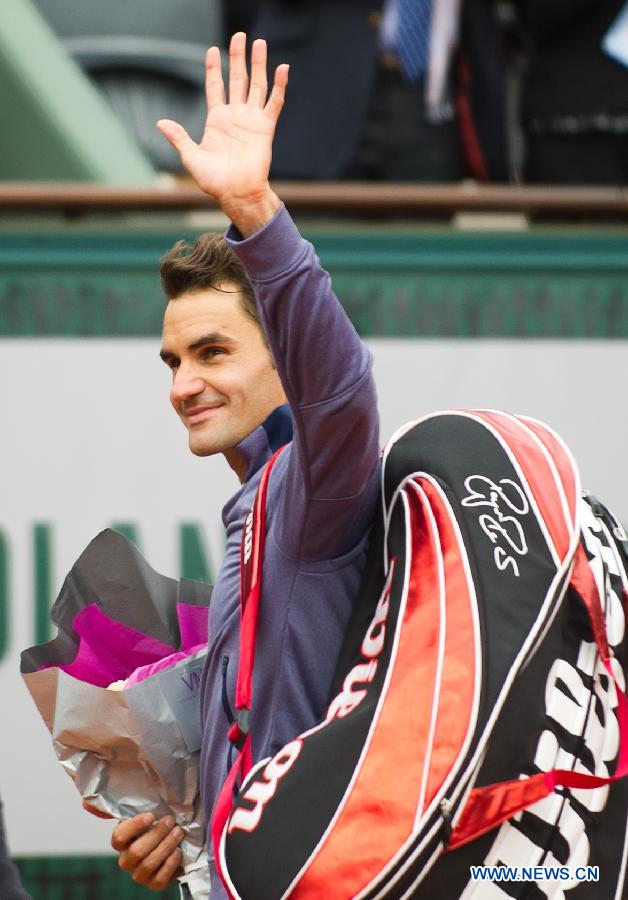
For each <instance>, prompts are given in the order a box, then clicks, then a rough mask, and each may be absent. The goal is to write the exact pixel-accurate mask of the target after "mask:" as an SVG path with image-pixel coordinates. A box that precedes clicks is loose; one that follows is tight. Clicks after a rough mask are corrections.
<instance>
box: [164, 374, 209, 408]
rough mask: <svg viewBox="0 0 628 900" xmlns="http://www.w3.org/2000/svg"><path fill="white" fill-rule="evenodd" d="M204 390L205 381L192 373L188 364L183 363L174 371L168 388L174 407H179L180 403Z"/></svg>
mask: <svg viewBox="0 0 628 900" xmlns="http://www.w3.org/2000/svg"><path fill="white" fill-rule="evenodd" d="M204 390H205V382H204V381H203V379H202V378H200V377H199V376H198V375H196V374H195V373H194V370H193V369H192V367H190V366H186V365H185V364H184V363H181V364H180V365H179V368H178V369H177V370H176V372H175V373H174V378H173V380H172V387H171V388H170V400H171V402H172V405H173V406H174V407H177V408H178V407H180V406H181V404H182V403H185V402H186V401H187V400H191V399H192V397H196V396H197V395H198V394H201V393H202V392H203V391H204Z"/></svg>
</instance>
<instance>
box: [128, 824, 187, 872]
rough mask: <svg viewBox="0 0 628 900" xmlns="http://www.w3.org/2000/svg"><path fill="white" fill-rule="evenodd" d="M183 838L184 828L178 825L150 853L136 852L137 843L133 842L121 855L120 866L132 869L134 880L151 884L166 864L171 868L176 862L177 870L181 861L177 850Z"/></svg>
mask: <svg viewBox="0 0 628 900" xmlns="http://www.w3.org/2000/svg"><path fill="white" fill-rule="evenodd" d="M182 840H183V829H182V828H180V827H179V826H178V825H177V826H176V828H173V829H172V831H170V832H169V833H168V834H167V835H166V836H165V837H164V838H163V839H162V840H161V841H160V842H159V843H158V844H157V846H156V847H155V848H154V849H152V850H151V851H150V852H149V853H142V854H141V855H138V854H136V847H135V844H132V845H131V847H130V848H129V849H128V850H127V851H125V853H122V854H121V855H120V860H119V862H120V868H122V869H127V870H128V871H130V872H131V874H132V876H133V881H137V882H138V883H139V884H147V885H151V884H152V882H153V881H154V879H155V878H157V877H158V875H159V872H160V871H161V869H162V868H163V867H164V866H166V868H167V869H169V868H170V865H172V864H173V863H174V865H173V868H172V873H174V872H175V871H176V869H177V867H178V865H179V863H180V861H181V854H180V853H177V850H178V845H179V844H180V843H181V841H182ZM175 860H176V862H175Z"/></svg>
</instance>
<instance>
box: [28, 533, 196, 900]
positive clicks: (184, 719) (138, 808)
mask: <svg viewBox="0 0 628 900" xmlns="http://www.w3.org/2000/svg"><path fill="white" fill-rule="evenodd" d="M210 597H211V587H209V585H206V584H203V583H201V582H197V581H192V580H189V579H181V581H175V580H173V579H171V578H167V577H166V576H164V575H160V574H159V573H157V572H155V571H154V570H153V569H152V568H151V567H150V566H149V564H148V563H147V562H146V560H145V559H144V557H143V556H142V555H141V553H140V552H139V550H138V549H137V548H136V547H135V545H134V544H133V543H131V541H129V540H127V539H126V538H125V537H123V536H122V535H120V534H118V533H117V532H115V531H112V530H111V529H107V530H105V531H103V532H101V533H100V534H99V535H98V536H97V537H96V538H94V540H93V541H92V542H91V543H90V544H89V546H88V547H87V548H86V549H85V550H84V551H83V553H82V554H81V556H80V557H79V559H78V560H77V561H76V563H75V564H74V566H73V567H72V569H71V570H70V572H69V573H68V575H67V577H66V579H65V581H64V583H63V586H62V588H61V591H60V593H59V596H58V598H57V600H56V601H55V604H54V606H53V607H52V610H51V618H52V621H53V622H54V624H55V625H56V626H57V628H58V634H57V636H56V637H55V638H54V639H53V640H51V641H49V642H48V643H46V644H40V645H38V646H35V647H30V648H29V649H27V650H24V652H23V653H22V656H21V672H22V677H23V678H24V681H25V683H26V686H27V688H28V690H29V692H30V694H31V696H32V698H33V700H34V701H35V704H36V706H37V709H38V710H39V712H40V714H41V716H42V718H43V720H44V722H45V724H46V727H47V728H48V730H49V731H50V734H51V736H52V742H53V746H54V750H55V752H56V754H57V757H58V759H59V761H60V763H61V765H62V766H63V768H64V769H65V770H66V772H67V773H68V774H69V775H70V777H71V778H72V780H73V781H74V783H75V784H76V787H77V788H78V791H79V793H80V795H81V797H82V798H83V800H84V801H86V802H87V803H88V804H89V805H90V806H92V807H94V808H95V809H97V810H100V811H101V812H102V813H104V814H108V815H110V816H113V817H114V818H119V819H127V818H130V817H132V816H134V815H137V814H139V813H145V812H151V813H153V814H154V815H155V816H156V817H157V818H160V817H161V816H165V815H169V814H170V815H172V816H174V818H175V820H176V822H177V823H178V824H179V825H181V826H182V828H183V830H184V838H183V841H182V843H181V850H182V853H183V860H182V864H183V867H184V875H183V876H181V878H180V879H179V881H180V884H181V890H182V894H183V896H187V897H190V896H191V897H194V898H198V900H203V898H206V897H208V896H209V888H210V886H209V870H208V863H207V853H206V849H205V827H204V824H203V815H202V809H201V804H200V796H199V784H198V760H199V750H200V717H199V692H200V676H201V670H202V667H203V661H204V657H205V655H206V653H207V618H208V611H209V602H210ZM126 679H129V684H128V685H126V686H124V687H122V688H121V689H119V688H118V689H116V690H109V689H108V687H109V685H110V684H112V683H114V682H118V681H122V680H125V681H126Z"/></svg>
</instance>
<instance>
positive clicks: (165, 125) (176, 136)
mask: <svg viewBox="0 0 628 900" xmlns="http://www.w3.org/2000/svg"><path fill="white" fill-rule="evenodd" d="M157 128H158V130H159V131H160V132H161V133H162V134H163V136H164V137H165V138H166V140H167V141H169V142H170V143H171V144H172V146H173V147H174V149H175V150H176V151H177V153H178V154H179V156H180V157H181V162H182V163H183V165H184V166H185V168H186V169H187V168H188V162H189V159H190V157H191V155H192V153H193V152H194V151H195V150H198V144H196V143H194V141H193V140H192V138H191V137H190V135H189V134H188V133H187V131H186V130H185V128H184V127H183V125H179V123H178V122H173V121H172V120H171V119H160V120H159V121H158V122H157Z"/></svg>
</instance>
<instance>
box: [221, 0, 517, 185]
mask: <svg viewBox="0 0 628 900" xmlns="http://www.w3.org/2000/svg"><path fill="white" fill-rule="evenodd" d="M382 5H383V2H382V0H259V2H255V0H250V2H249V0H239V2H238V4H237V13H238V16H237V17H236V18H235V19H232V22H231V24H232V25H238V26H240V27H243V26H248V29H247V30H248V31H249V34H250V36H251V37H252V38H254V37H264V38H266V40H267V41H268V45H269V71H270V72H272V71H274V68H275V66H276V65H278V64H279V63H280V62H288V63H290V64H291V70H290V86H289V91H288V96H287V100H286V105H285V107H284V110H283V112H282V115H281V118H280V120H279V125H278V128H277V135H276V138H275V145H274V156H273V168H272V174H273V175H274V176H275V177H281V178H306V179H309V178H314V179H334V178H337V177H339V176H341V175H342V173H343V171H344V169H345V167H346V166H347V163H348V162H349V160H350V159H351V157H352V155H353V152H354V149H355V147H356V144H357V141H358V139H359V136H360V132H361V129H362V125H363V122H364V119H365V116H366V111H367V105H368V102H369V97H370V94H371V89H372V85H373V80H374V78H375V74H376V68H377V57H378V47H377V40H378V29H379V25H380V14H381V8H382ZM463 10H464V22H463V29H462V35H463V38H462V39H463V45H465V44H466V46H464V51H465V53H466V54H467V57H468V61H469V71H470V73H471V82H470V85H469V91H470V99H471V104H472V108H473V109H474V110H475V112H477V113H478V116H477V117H476V126H477V130H478V136H479V139H480V144H481V146H482V149H483V151H484V155H485V162H486V167H487V169H488V171H489V173H490V175H491V177H492V178H493V179H497V180H500V179H503V178H505V177H507V162H506V140H505V129H504V112H503V77H502V71H501V54H500V52H499V43H498V42H499V33H498V30H497V27H496V22H495V19H494V16H493V9H492V0H464V3H463Z"/></svg>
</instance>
